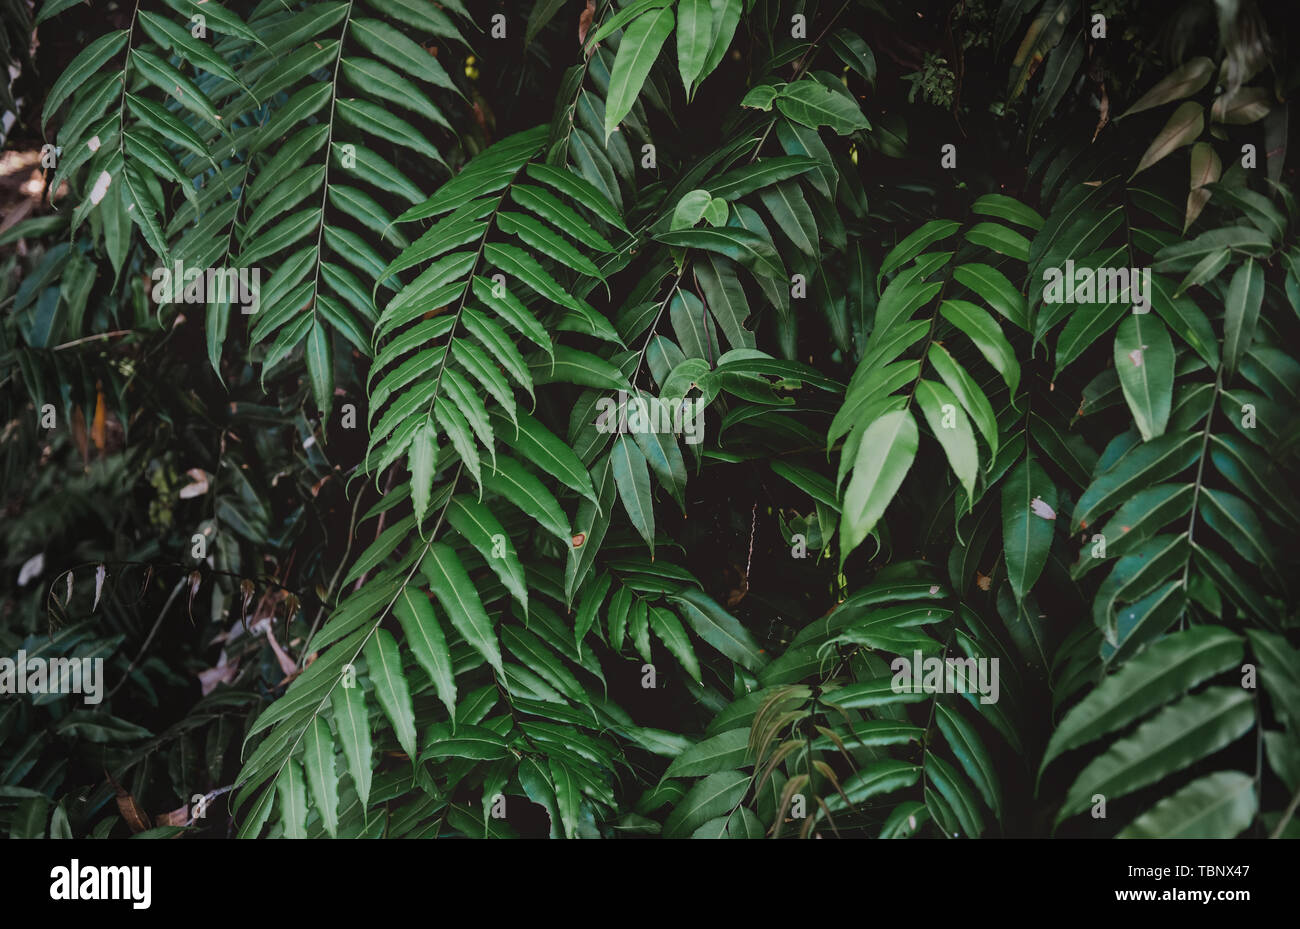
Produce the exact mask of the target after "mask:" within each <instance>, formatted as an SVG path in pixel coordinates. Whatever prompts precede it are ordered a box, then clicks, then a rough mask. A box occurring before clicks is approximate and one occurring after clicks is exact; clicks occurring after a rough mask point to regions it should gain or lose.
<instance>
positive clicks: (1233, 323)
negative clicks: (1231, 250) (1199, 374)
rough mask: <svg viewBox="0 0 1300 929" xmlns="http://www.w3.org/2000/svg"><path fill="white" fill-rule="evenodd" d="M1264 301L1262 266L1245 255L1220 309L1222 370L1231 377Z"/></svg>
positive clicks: (1244, 350) (1250, 336) (1245, 348)
mask: <svg viewBox="0 0 1300 929" xmlns="http://www.w3.org/2000/svg"><path fill="white" fill-rule="evenodd" d="M1263 302H1264V269H1263V268H1262V267H1261V266H1260V265H1259V264H1258V263H1256V261H1255V260H1254V259H1253V258H1247V259H1246V260H1245V261H1244V262H1243V263H1242V265H1241V267H1239V268H1238V269H1237V271H1236V273H1235V274H1233V275H1232V282H1231V283H1230V284H1228V294H1227V297H1226V299H1225V300H1224V310H1223V370H1224V373H1225V374H1226V375H1227V376H1229V377H1231V375H1232V374H1233V373H1234V372H1235V371H1236V370H1237V365H1238V364H1239V363H1240V361H1241V358H1242V356H1243V355H1244V354H1245V353H1246V350H1247V349H1249V348H1250V343H1251V342H1252V341H1253V340H1254V338H1255V325H1256V323H1257V322H1258V321H1259V311H1260V307H1261V306H1262V305H1263Z"/></svg>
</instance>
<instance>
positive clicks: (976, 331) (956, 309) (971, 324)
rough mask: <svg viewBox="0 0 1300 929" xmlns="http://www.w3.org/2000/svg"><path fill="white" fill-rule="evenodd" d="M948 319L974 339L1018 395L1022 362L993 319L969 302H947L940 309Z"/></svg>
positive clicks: (1012, 391) (976, 344)
mask: <svg viewBox="0 0 1300 929" xmlns="http://www.w3.org/2000/svg"><path fill="white" fill-rule="evenodd" d="M939 312H940V313H942V314H943V317H944V319H946V320H948V322H950V323H952V324H953V325H954V326H956V327H957V328H958V329H960V330H961V331H962V332H964V333H966V335H967V336H969V337H970V340H971V341H972V342H974V343H975V347H976V348H978V349H979V350H980V354H982V355H983V356H984V357H985V358H986V359H987V360H988V363H989V364H991V365H993V367H994V369H995V370H996V371H997V372H998V373H999V374H1001V375H1002V379H1003V380H1004V381H1006V382H1007V387H1008V388H1009V389H1010V390H1011V393H1012V394H1013V395H1014V394H1015V392H1016V388H1017V387H1019V386H1020V362H1018V361H1017V360H1016V353H1015V350H1014V349H1013V348H1012V347H1011V343H1009V342H1008V341H1007V339H1006V336H1004V335H1003V334H1002V329H1001V327H999V326H998V324H997V322H996V321H995V320H994V319H993V317H991V316H989V314H988V313H986V312H984V310H982V309H980V308H979V307H978V306H976V305H975V304H973V303H970V302H969V301H966V300H945V301H943V305H942V306H940V307H939Z"/></svg>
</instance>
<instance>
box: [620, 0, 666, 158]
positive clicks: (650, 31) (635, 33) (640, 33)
mask: <svg viewBox="0 0 1300 929" xmlns="http://www.w3.org/2000/svg"><path fill="white" fill-rule="evenodd" d="M672 31H673V12H672V10H670V9H668V8H667V7H666V6H665V7H662V8H660V9H656V10H649V11H647V12H645V13H643V14H642V15H641V16H638V17H637V18H636V19H635V20H633V22H632V23H631V25H629V26H628V27H627V29H626V30H625V31H624V33H623V38H622V39H621V40H620V42H619V45H618V54H617V55H615V56H614V66H613V67H612V68H611V69H610V75H609V93H608V95H607V96H606V99H605V142H606V143H608V142H609V137H610V136H611V135H612V134H613V133H614V130H615V129H617V128H618V124H619V123H621V122H622V121H623V117H625V116H627V114H628V113H630V112H631V111H632V106H633V105H634V104H635V103H636V98H637V97H638V96H639V95H640V93H641V86H642V85H643V84H644V83H645V80H646V78H647V77H648V76H649V74H650V69H651V68H652V67H653V66H654V63H655V61H656V60H657V59H658V57H659V50H660V49H661V48H663V44H664V42H665V41H667V39H668V36H669V35H671V34H672Z"/></svg>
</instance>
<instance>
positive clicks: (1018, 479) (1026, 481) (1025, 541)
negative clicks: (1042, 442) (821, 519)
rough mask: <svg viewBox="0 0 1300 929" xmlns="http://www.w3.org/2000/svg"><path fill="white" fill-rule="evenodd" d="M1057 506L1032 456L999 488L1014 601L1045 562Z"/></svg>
mask: <svg viewBox="0 0 1300 929" xmlns="http://www.w3.org/2000/svg"><path fill="white" fill-rule="evenodd" d="M1056 507H1057V497H1056V487H1055V486H1054V485H1053V484H1052V482H1051V479H1050V478H1048V476H1047V472H1046V471H1044V470H1043V469H1042V467H1041V466H1040V465H1039V464H1038V462H1037V461H1035V460H1034V459H1033V458H1027V459H1025V461H1023V462H1022V463H1021V465H1020V467H1018V468H1016V470H1015V471H1013V472H1011V474H1010V475H1009V476H1008V477H1007V479H1006V483H1005V484H1004V485H1003V487H1002V545H1003V548H1004V550H1005V551H1006V556H1007V579H1008V580H1010V582H1011V590H1012V592H1013V593H1015V595H1016V600H1017V601H1019V600H1023V599H1024V598H1025V594H1027V593H1029V591H1030V590H1031V589H1032V588H1033V586H1034V583H1035V582H1036V581H1037V580H1038V576H1039V575H1040V574H1042V573H1043V567H1044V566H1045V565H1046V564H1047V554H1048V550H1049V549H1050V548H1051V546H1052V535H1053V533H1054V531H1055V527H1056Z"/></svg>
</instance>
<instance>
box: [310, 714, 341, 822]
mask: <svg viewBox="0 0 1300 929" xmlns="http://www.w3.org/2000/svg"><path fill="white" fill-rule="evenodd" d="M302 746H303V766H304V767H305V768H306V769H307V783H308V785H309V786H310V787H311V793H312V796H313V797H314V798H315V800H316V809H317V810H318V811H320V818H321V822H323V823H324V824H325V831H326V832H328V833H329V834H330V836H331V837H336V836H337V835H338V828H339V813H338V809H339V779H338V775H337V774H335V773H334V739H333V738H332V737H331V736H330V727H329V723H327V722H325V720H324V719H322V718H321V717H319V716H315V717H313V718H312V721H311V722H310V723H309V724H308V725H307V731H306V732H304V733H303V742H302Z"/></svg>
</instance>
